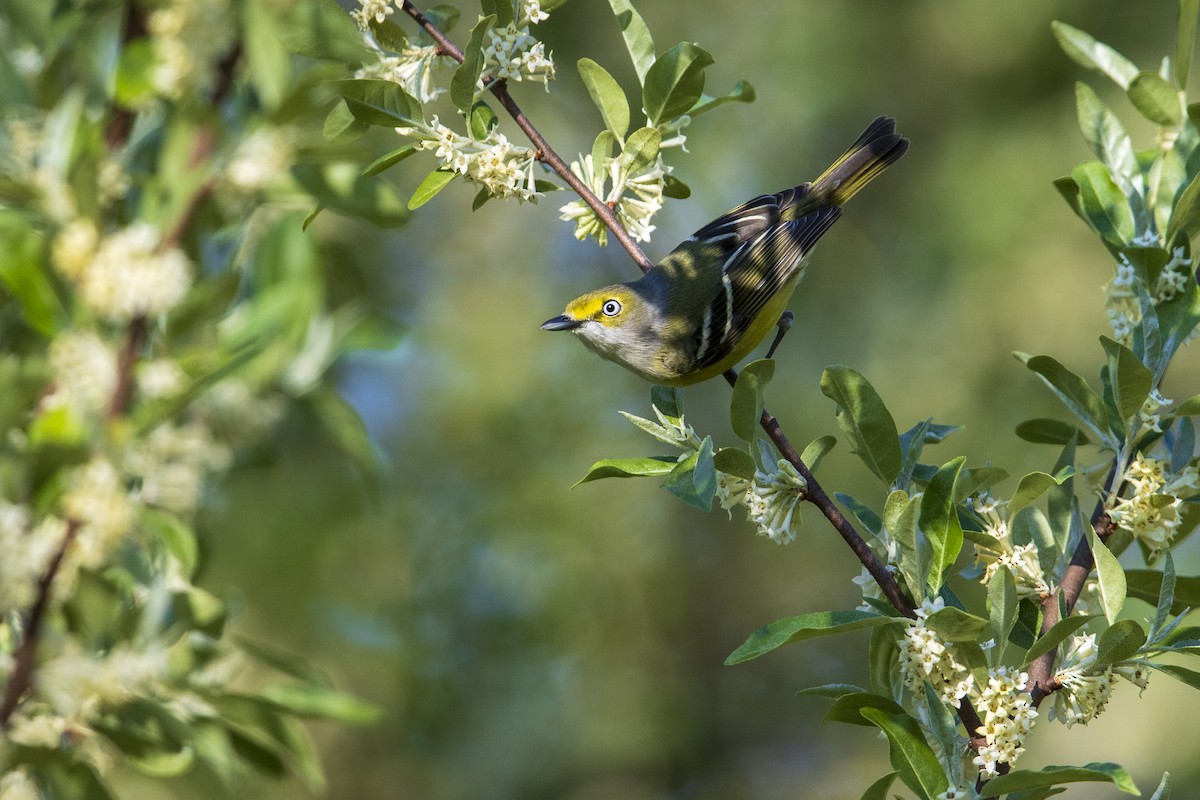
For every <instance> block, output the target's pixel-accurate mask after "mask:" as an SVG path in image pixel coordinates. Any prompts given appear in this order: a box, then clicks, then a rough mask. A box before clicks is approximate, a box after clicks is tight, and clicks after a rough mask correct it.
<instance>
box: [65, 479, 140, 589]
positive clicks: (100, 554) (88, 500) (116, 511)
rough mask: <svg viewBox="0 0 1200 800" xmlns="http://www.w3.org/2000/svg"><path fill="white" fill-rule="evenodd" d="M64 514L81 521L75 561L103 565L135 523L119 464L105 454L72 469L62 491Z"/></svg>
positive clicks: (76, 539) (88, 564)
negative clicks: (64, 491)
mask: <svg viewBox="0 0 1200 800" xmlns="http://www.w3.org/2000/svg"><path fill="white" fill-rule="evenodd" d="M61 505H62V511H63V514H64V515H65V516H66V517H67V518H69V519H72V520H74V521H75V522H76V523H78V524H79V526H80V527H79V532H78V534H77V535H76V537H75V544H74V545H73V546H72V548H71V551H70V552H71V556H72V561H74V562H76V563H78V564H79V565H81V566H85V567H88V568H93V569H94V568H96V567H99V566H101V565H102V564H103V563H104V561H105V560H106V559H107V558H108V556H109V554H110V553H112V551H113V550H114V549H116V547H117V546H118V545H119V544H120V543H121V541H122V540H123V539H124V537H125V536H126V535H127V534H128V533H129V532H130V529H131V528H132V526H133V513H134V507H133V503H132V502H131V501H130V499H129V495H128V493H127V492H126V491H125V486H124V482H123V480H122V478H121V475H120V473H118V472H117V469H116V467H114V466H113V464H112V462H110V461H109V460H108V459H107V458H105V457H104V456H99V455H97V456H93V457H92V460H91V461H89V462H88V463H86V464H83V465H82V466H79V467H76V468H75V469H73V470H72V471H71V476H70V485H69V488H68V489H67V491H66V493H65V494H64V495H63V498H62V501H61Z"/></svg>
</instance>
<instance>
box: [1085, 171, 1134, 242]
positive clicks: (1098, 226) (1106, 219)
mask: <svg viewBox="0 0 1200 800" xmlns="http://www.w3.org/2000/svg"><path fill="white" fill-rule="evenodd" d="M1071 177H1072V178H1073V179H1074V180H1075V184H1076V185H1077V186H1078V187H1079V207H1080V209H1081V210H1082V211H1083V216H1084V219H1086V220H1087V222H1088V224H1089V225H1091V226H1092V228H1094V229H1095V231H1096V232H1097V233H1099V234H1100V235H1101V236H1103V237H1104V238H1105V239H1106V240H1107V241H1108V242H1110V243H1111V244H1113V245H1116V246H1118V247H1119V246H1121V245H1123V244H1125V243H1127V242H1128V241H1129V240H1131V239H1132V238H1133V237H1134V235H1135V233H1136V230H1135V226H1134V224H1133V211H1132V210H1131V209H1130V207H1129V200H1128V198H1127V197H1126V196H1125V193H1124V192H1122V191H1121V188H1120V187H1119V186H1117V184H1116V182H1115V181H1114V180H1113V177H1112V175H1111V174H1110V173H1109V171H1108V167H1106V166H1104V165H1103V164H1101V163H1100V162H1099V161H1085V162H1084V163H1082V164H1080V165H1079V166H1077V167H1075V169H1073V170H1071Z"/></svg>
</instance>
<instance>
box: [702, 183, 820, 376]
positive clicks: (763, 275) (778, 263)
mask: <svg viewBox="0 0 1200 800" xmlns="http://www.w3.org/2000/svg"><path fill="white" fill-rule="evenodd" d="M797 188H799V187H797ZM789 191H791V190H789ZM783 194H785V192H780V194H779V195H764V197H766V198H771V199H775V198H779V197H780V195H783ZM762 199H763V198H755V199H754V200H751V201H750V202H749V203H747V204H746V205H745V206H742V207H741V208H747V207H750V206H751V204H753V203H756V202H757V201H759V200H762ZM776 208H778V207H776ZM738 210H740V209H735V211H738ZM841 211H842V210H841V208H840V207H838V206H822V207H820V208H816V209H813V210H812V211H810V212H809V213H807V214H805V215H804V216H802V217H800V218H798V219H793V220H788V221H786V222H782V223H779V222H777V223H776V224H775V225H773V226H772V227H770V228H768V229H766V230H765V231H763V232H762V233H761V234H760V235H758V236H756V237H755V238H753V239H750V240H748V241H743V242H742V243H741V244H739V245H737V246H736V247H735V248H734V249H733V251H732V252H731V253H730V255H729V256H728V257H727V258H726V260H725V262H724V263H723V264H722V267H721V291H718V292H717V293H716V296H715V297H713V300H712V303H711V304H710V305H709V307H708V308H707V309H706V311H705V314H704V324H703V325H702V326H701V327H700V329H699V330H698V331H697V334H696V335H697V337H698V339H699V341H698V342H697V348H696V367H697V368H702V367H706V366H710V365H712V364H716V363H718V362H720V361H721V360H722V359H723V358H725V357H726V356H727V355H729V353H730V352H732V351H733V349H734V348H735V347H736V346H737V343H738V342H739V341H740V340H741V338H742V336H743V335H744V334H745V333H746V330H747V329H748V328H749V327H750V325H751V323H753V321H754V319H755V317H756V316H757V315H758V313H759V312H760V311H761V310H762V309H763V307H764V306H765V305H766V304H767V302H768V301H770V299H771V298H772V297H773V296H774V295H775V293H776V292H778V291H779V290H780V288H781V287H783V285H784V284H786V283H787V282H788V281H789V280H791V278H792V277H793V275H795V272H796V270H797V269H798V268H799V267H800V262H801V261H802V260H803V259H804V256H805V255H807V254H808V252H809V251H810V250H811V249H812V247H813V245H815V244H816V242H817V240H818V239H820V238H821V236H822V235H823V234H824V233H825V231H827V230H829V226H830V225H832V224H833V223H834V221H835V220H837V218H838V217H839V216H840V215H841ZM727 216H728V215H727ZM722 219H724V218H722ZM721 224H725V225H732V224H736V223H735V222H725V223H722V220H717V221H716V222H714V223H711V224H710V225H708V226H707V227H706V228H705V229H702V230H707V229H708V228H714V227H716V226H718V225H721Z"/></svg>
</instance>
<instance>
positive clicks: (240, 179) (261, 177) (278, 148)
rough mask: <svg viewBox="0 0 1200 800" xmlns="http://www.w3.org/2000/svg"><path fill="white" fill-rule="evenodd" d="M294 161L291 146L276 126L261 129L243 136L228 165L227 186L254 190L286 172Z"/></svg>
mask: <svg viewBox="0 0 1200 800" xmlns="http://www.w3.org/2000/svg"><path fill="white" fill-rule="evenodd" d="M293 161H294V157H293V153H292V146H291V143H290V142H288V140H287V137H286V136H284V134H283V132H282V131H280V130H279V129H278V128H275V127H264V128H260V129H258V130H256V131H254V132H253V133H251V134H250V135H249V136H247V137H246V138H244V139H242V140H241V141H240V142H239V143H238V145H237V147H235V148H234V150H233V154H232V155H231V156H230V158H229V163H228V164H226V165H225V173H224V178H225V180H224V183H225V185H227V186H229V187H231V188H233V189H236V190H237V191H240V192H245V193H253V192H258V191H261V190H263V189H265V188H266V187H267V185H268V184H270V183H271V181H273V180H275V179H276V178H277V177H279V176H280V175H283V174H285V173H286V172H287V169H288V166H289V165H290V164H291V163H292V162H293Z"/></svg>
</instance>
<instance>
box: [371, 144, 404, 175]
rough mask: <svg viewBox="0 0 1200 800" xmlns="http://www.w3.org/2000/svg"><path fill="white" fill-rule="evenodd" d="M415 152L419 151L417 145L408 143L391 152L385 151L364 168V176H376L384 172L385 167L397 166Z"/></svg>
mask: <svg viewBox="0 0 1200 800" xmlns="http://www.w3.org/2000/svg"><path fill="white" fill-rule="evenodd" d="M415 152H417V146H416V145H412V144H406V145H404V146H403V147H397V148H396V149H395V150H393V151H391V152H390V153H385V154H384V155H381V156H380V157H379V158H377V159H375V160H374V161H372V162H371V163H370V164H368V165H367V166H366V168H365V169H363V171H362V174H363V176H364V177H368V178H370V177H374V176H375V175H378V174H379V173H381V172H383V171H384V170H385V169H389V168H390V167H394V166H396V165H397V164H399V163H400V162H401V161H403V160H404V159H406V158H408V157H409V156H411V155H412V154H413V153H415Z"/></svg>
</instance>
